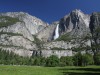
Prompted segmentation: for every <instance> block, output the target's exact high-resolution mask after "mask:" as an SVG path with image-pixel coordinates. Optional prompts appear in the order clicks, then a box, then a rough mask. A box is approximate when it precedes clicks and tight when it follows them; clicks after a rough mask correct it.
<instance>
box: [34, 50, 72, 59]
mask: <svg viewBox="0 0 100 75" xmlns="http://www.w3.org/2000/svg"><path fill="white" fill-rule="evenodd" d="M36 55H38V56H43V57H50V56H51V55H56V56H58V57H59V58H60V57H61V56H72V55H73V54H72V50H41V51H39V50H38V51H37V50H34V51H33V56H36Z"/></svg>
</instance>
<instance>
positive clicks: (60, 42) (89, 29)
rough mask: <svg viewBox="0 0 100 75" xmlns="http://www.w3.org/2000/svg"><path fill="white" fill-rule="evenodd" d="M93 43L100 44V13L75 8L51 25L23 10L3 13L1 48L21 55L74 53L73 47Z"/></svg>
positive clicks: (1, 20) (0, 29) (66, 54)
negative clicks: (89, 12) (84, 11)
mask: <svg viewBox="0 0 100 75" xmlns="http://www.w3.org/2000/svg"><path fill="white" fill-rule="evenodd" d="M90 36H91V37H92V42H91V39H87V37H90ZM95 36H96V37H95ZM91 43H92V45H93V44H95V45H98V46H99V45H100V13H93V14H92V15H91V16H90V15H87V14H84V13H83V12H82V11H81V10H74V11H72V12H71V13H69V14H68V15H66V16H64V17H63V18H62V19H60V20H59V21H56V22H53V23H52V24H50V25H49V24H48V23H45V22H43V21H42V20H40V19H38V18H36V17H35V16H31V15H29V14H28V13H24V12H8V13H1V14H0V48H2V49H4V50H9V51H13V52H14V53H16V54H18V55H20V56H32V55H34V56H36V55H40V56H44V57H49V56H50V55H57V56H58V57H59V58H60V57H61V56H72V55H73V51H72V49H73V48H76V47H80V46H83V47H86V46H90V47H91ZM97 50H99V48H98V49H97Z"/></svg>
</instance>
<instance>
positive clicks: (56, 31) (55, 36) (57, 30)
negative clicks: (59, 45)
mask: <svg viewBox="0 0 100 75" xmlns="http://www.w3.org/2000/svg"><path fill="white" fill-rule="evenodd" d="M58 37H59V24H58V25H57V27H56V30H55V35H54V40H55V39H57V38H58Z"/></svg>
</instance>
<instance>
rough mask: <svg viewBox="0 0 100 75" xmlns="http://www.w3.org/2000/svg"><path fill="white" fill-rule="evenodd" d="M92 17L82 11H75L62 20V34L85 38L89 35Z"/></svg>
mask: <svg viewBox="0 0 100 75" xmlns="http://www.w3.org/2000/svg"><path fill="white" fill-rule="evenodd" d="M89 22H90V16H89V15H85V14H84V13H83V12H82V11H81V10H74V11H72V12H71V13H70V14H69V15H66V16H64V18H62V19H61V20H60V23H59V24H60V26H59V29H60V31H59V32H60V34H64V33H69V32H70V35H72V36H73V37H83V36H85V35H87V33H89V30H90V29H89Z"/></svg>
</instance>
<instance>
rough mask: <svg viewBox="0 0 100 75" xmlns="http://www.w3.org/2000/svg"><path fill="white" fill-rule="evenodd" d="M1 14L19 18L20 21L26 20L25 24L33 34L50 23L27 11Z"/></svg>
mask: <svg viewBox="0 0 100 75" xmlns="http://www.w3.org/2000/svg"><path fill="white" fill-rule="evenodd" d="M0 15H2V16H9V17H13V18H19V20H20V21H22V22H24V25H25V26H26V28H27V30H28V31H29V32H30V33H31V34H33V35H34V34H36V33H38V32H39V31H41V30H42V29H44V28H45V27H46V26H48V23H45V22H43V21H42V20H40V19H39V18H36V17H35V16H31V15H29V14H28V13H25V12H7V13H1V14H0Z"/></svg>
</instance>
